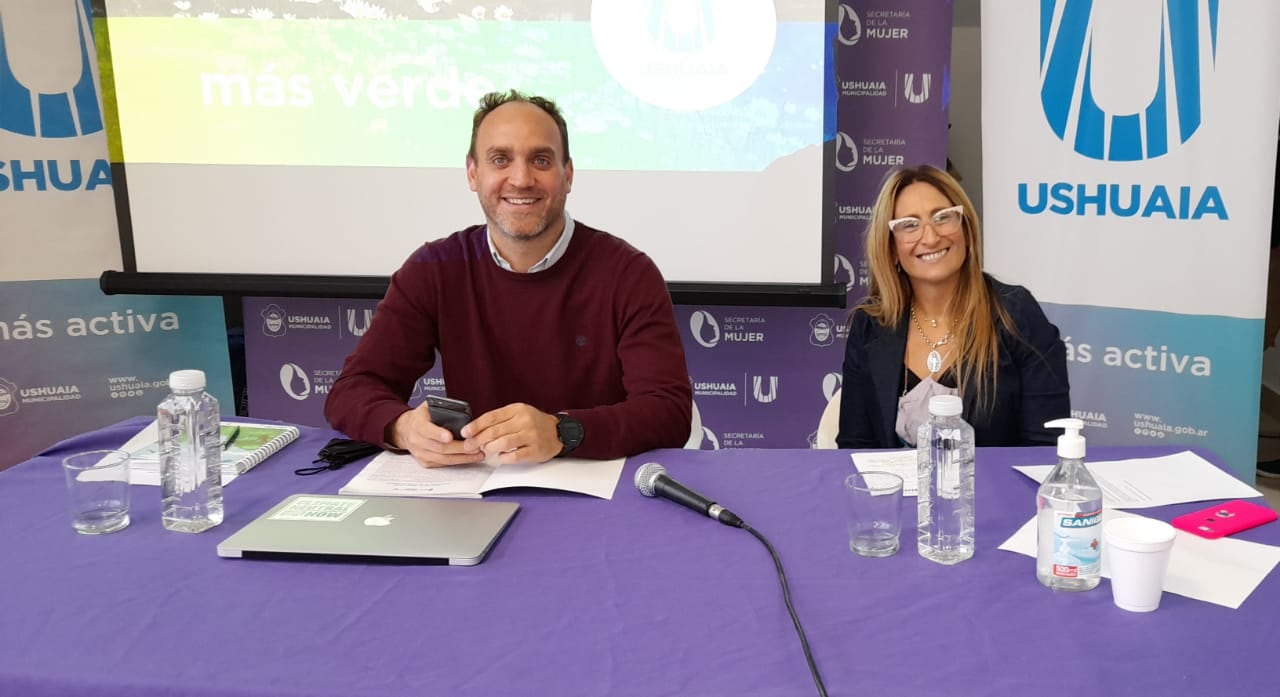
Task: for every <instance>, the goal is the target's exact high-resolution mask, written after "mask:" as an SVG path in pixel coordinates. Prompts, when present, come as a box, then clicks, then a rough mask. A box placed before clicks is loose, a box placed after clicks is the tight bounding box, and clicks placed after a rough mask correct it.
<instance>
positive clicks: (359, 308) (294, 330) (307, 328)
mask: <svg viewBox="0 0 1280 697" xmlns="http://www.w3.org/2000/svg"><path fill="white" fill-rule="evenodd" d="M377 304H378V301H376V300H330V299H324V298H320V299H315V298H246V299H245V300H244V304H243V308H244V348H245V388H246V390H247V392H248V396H249V415H250V416H256V417H261V418H264V419H279V420H281V421H291V422H293V423H299V424H306V425H308V426H322V425H325V420H324V400H325V397H326V396H328V394H329V388H330V387H331V386H332V385H333V381H334V380H337V379H338V373H339V372H340V371H341V370H342V362H343V361H344V360H345V359H346V357H347V355H348V354H350V353H351V351H352V349H354V348H355V347H356V342H358V341H359V340H360V337H361V336H364V333H365V331H366V330H368V328H369V322H371V321H372V320H373V314H374V309H375V308H376V307H377ZM427 394H440V395H443V394H444V378H442V377H441V372H440V365H439V363H438V362H437V364H436V366H435V367H433V368H432V369H431V371H430V372H428V373H427V374H426V375H424V376H423V377H422V379H420V380H418V384H417V386H416V388H415V389H414V391H413V396H412V398H411V399H410V400H409V403H410V404H411V405H414V406H417V405H418V404H419V403H421V402H422V400H423V399H424V398H425V397H426V395H427Z"/></svg>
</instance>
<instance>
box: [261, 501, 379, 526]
mask: <svg viewBox="0 0 1280 697" xmlns="http://www.w3.org/2000/svg"><path fill="white" fill-rule="evenodd" d="M364 502H365V499H335V498H328V497H323V496H299V497H298V498H296V499H294V500H292V501H290V502H289V504H288V505H287V506H285V507H284V508H281V509H280V510H278V511H276V512H275V513H273V514H272V515H271V518H270V520H318V521H322V522H326V523H340V522H342V521H343V520H346V518H347V516H349V515H351V514H352V513H354V512H355V510H356V509H357V508H359V507H361V506H363V505H364Z"/></svg>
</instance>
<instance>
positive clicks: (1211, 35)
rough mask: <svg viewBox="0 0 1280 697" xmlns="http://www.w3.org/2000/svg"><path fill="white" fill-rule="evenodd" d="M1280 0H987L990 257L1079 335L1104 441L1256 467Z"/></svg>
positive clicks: (1076, 356)
mask: <svg viewBox="0 0 1280 697" xmlns="http://www.w3.org/2000/svg"><path fill="white" fill-rule="evenodd" d="M1277 27H1280V3H1276V2H1263V1H1257V2H1219V0H1141V1H1140V0H1040V2H1007V1H1006V0H984V1H983V4H982V35H983V46H982V104H983V107H982V109H983V160H984V170H983V176H984V179H983V190H984V192H985V193H984V196H985V201H984V209H985V210H984V213H985V221H984V222H985V225H984V228H985V232H986V261H987V268H988V269H989V270H990V271H991V272H993V273H994V274H996V275H997V276H998V277H1000V278H1002V279H1004V280H1006V281H1011V282H1014V283H1019V284H1022V285H1025V286H1027V287H1028V288H1030V289H1031V290H1032V292H1033V293H1034V294H1035V295H1036V297H1037V298H1038V299H1039V300H1040V301H1041V304H1042V305H1043V306H1044V309H1045V312H1046V313H1047V314H1048V315H1049V317H1050V319H1051V320H1053V321H1054V323H1055V324H1057V325H1058V327H1059V328H1060V329H1061V331H1062V335H1063V337H1064V339H1065V340H1066V342H1067V355H1068V359H1069V361H1070V363H1069V366H1070V368H1069V369H1070V373H1071V405H1072V410H1073V411H1074V412H1076V415H1077V416H1079V417H1081V418H1083V419H1084V421H1085V422H1086V424H1087V425H1088V428H1086V431H1085V435H1086V436H1087V437H1088V438H1089V439H1090V441H1091V442H1093V443H1099V444H1103V443H1107V444H1125V443H1129V444H1151V443H1171V442H1172V443H1185V444H1188V445H1194V446H1203V447H1206V448H1208V449H1210V450H1212V451H1213V452H1215V453H1216V454H1217V455H1219V456H1221V457H1222V458H1223V459H1224V460H1225V461H1226V462H1227V463H1228V464H1229V465H1230V466H1231V467H1232V468H1233V469H1234V470H1235V471H1236V472H1237V473H1238V474H1240V475H1241V476H1243V477H1245V478H1246V479H1247V480H1250V481H1252V479H1253V476H1254V464H1255V457H1256V448H1257V433H1258V396H1259V384H1260V370H1261V367H1260V366H1261V356H1262V317H1263V314H1264V306H1265V298H1264V296H1265V291H1266V271H1267V255H1268V239H1269V233H1270V221H1271V214H1272V211H1271V207H1272V191H1273V184H1274V166H1275V156H1276V136H1277V125H1278V121H1280V43H1277V42H1276V41H1275V37H1274V34H1275V32H1276V29H1277Z"/></svg>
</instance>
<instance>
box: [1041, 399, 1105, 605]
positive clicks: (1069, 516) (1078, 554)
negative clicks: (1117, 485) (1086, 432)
mask: <svg viewBox="0 0 1280 697" xmlns="http://www.w3.org/2000/svg"><path fill="white" fill-rule="evenodd" d="M1045 426H1046V427H1047V428H1061V429H1064V433H1063V434H1062V435H1061V436H1058V465H1057V466H1056V467H1054V468H1053V471H1052V472H1050V473H1049V477H1048V478H1047V479H1045V480H1044V483H1043V484H1041V485H1040V489H1039V491H1037V492H1036V578H1037V579H1039V580H1040V583H1043V584H1044V585H1046V586H1048V587H1049V588H1052V589H1054V590H1059V591H1087V590H1090V589H1092V588H1096V587H1097V586H1098V582H1099V581H1101V580H1102V535H1101V531H1102V526H1101V523H1102V489H1101V488H1100V487H1099V486H1098V482H1096V481H1094V479H1093V475H1091V474H1089V469H1088V468H1087V467H1085V466H1084V437H1083V436H1081V435H1080V429H1082V428H1084V422H1082V421H1080V419H1057V420H1055V421H1050V422H1049V423H1047V424H1045Z"/></svg>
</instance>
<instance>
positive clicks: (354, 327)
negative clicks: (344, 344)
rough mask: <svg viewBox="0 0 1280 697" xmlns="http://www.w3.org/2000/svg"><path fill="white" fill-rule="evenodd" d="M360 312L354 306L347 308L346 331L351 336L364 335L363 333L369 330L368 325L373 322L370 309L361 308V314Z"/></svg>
mask: <svg viewBox="0 0 1280 697" xmlns="http://www.w3.org/2000/svg"><path fill="white" fill-rule="evenodd" d="M361 312H362V311H361V310H357V309H354V308H348V309H347V331H348V332H350V333H351V336H364V333H365V332H367V331H369V325H370V324H372V323H373V310H372V309H365V310H363V315H362V314H361Z"/></svg>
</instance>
